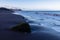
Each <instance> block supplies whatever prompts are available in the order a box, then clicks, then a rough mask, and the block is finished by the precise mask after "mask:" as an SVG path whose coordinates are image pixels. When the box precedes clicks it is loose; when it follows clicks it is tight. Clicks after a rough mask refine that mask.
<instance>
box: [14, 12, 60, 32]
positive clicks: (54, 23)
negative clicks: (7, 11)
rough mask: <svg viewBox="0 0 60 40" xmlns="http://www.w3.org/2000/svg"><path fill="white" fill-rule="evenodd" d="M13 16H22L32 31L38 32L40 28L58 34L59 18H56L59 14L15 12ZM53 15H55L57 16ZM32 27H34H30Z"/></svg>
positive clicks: (59, 27)
mask: <svg viewBox="0 0 60 40" xmlns="http://www.w3.org/2000/svg"><path fill="white" fill-rule="evenodd" d="M14 14H16V15H22V16H24V17H25V18H26V21H27V22H28V23H29V24H30V26H31V28H32V31H34V30H39V27H40V26H41V27H46V28H51V29H53V30H55V31H57V32H60V18H59V17H60V16H58V15H60V12H41V11H40V12H39V11H38V12H36V11H17V12H15V13H14ZM54 14H57V16H56V15H54ZM32 25H33V26H35V27H32Z"/></svg>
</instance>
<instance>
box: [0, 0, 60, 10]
mask: <svg viewBox="0 0 60 40" xmlns="http://www.w3.org/2000/svg"><path fill="white" fill-rule="evenodd" d="M0 7H8V8H21V9H24V10H60V0H0Z"/></svg>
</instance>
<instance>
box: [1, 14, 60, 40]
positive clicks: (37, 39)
mask: <svg viewBox="0 0 60 40" xmlns="http://www.w3.org/2000/svg"><path fill="white" fill-rule="evenodd" d="M21 22H25V19H24V17H22V16H20V15H15V14H10V13H8V14H6V13H0V40H60V36H59V35H58V33H57V34H55V33H56V32H53V33H50V32H51V31H50V32H47V31H46V30H45V31H42V30H43V29H42V30H41V31H37V32H32V33H21V32H15V31H12V30H6V29H8V28H11V27H13V26H16V25H17V24H19V23H21ZM52 31H53V30H52Z"/></svg>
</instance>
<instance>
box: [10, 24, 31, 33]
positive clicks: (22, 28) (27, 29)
mask: <svg viewBox="0 0 60 40" xmlns="http://www.w3.org/2000/svg"><path fill="white" fill-rule="evenodd" d="M11 30H13V31H18V32H27V33H30V32H31V28H30V25H29V24H28V23H20V24H17V25H16V26H14V27H13V28H11Z"/></svg>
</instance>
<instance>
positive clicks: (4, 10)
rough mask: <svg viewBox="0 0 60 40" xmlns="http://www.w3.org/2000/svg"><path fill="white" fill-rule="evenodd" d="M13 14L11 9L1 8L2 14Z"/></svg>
mask: <svg viewBox="0 0 60 40" xmlns="http://www.w3.org/2000/svg"><path fill="white" fill-rule="evenodd" d="M4 12H5V13H12V12H14V11H13V10H11V9H8V8H4V7H0V13H4Z"/></svg>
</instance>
